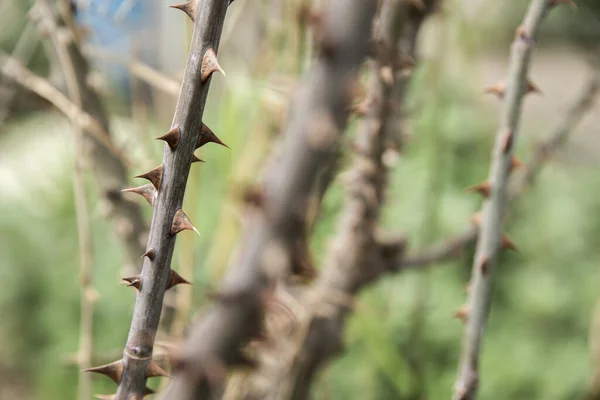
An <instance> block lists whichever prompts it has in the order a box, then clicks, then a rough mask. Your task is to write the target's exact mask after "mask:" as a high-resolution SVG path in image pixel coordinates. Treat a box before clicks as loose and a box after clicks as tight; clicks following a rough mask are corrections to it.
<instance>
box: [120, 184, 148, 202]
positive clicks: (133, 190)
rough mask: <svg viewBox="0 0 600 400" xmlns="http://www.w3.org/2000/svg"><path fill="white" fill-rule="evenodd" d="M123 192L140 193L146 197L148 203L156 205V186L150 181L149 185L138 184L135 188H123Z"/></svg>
mask: <svg viewBox="0 0 600 400" xmlns="http://www.w3.org/2000/svg"><path fill="white" fill-rule="evenodd" d="M121 192H129V193H136V194H139V195H140V196H142V197H143V198H144V199H146V201H147V202H148V204H150V206H153V205H154V197H155V196H156V189H155V188H154V185H152V184H151V183H148V184H147V185H143V186H138V187H135V188H128V189H123V190H121Z"/></svg>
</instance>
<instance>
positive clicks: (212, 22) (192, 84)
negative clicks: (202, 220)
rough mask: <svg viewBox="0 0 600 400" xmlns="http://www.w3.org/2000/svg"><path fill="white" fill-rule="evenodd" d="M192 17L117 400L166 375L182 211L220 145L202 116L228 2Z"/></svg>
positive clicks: (184, 222) (198, 9) (212, 0)
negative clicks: (199, 171)
mask: <svg viewBox="0 0 600 400" xmlns="http://www.w3.org/2000/svg"><path fill="white" fill-rule="evenodd" d="M190 6H193V12H190V13H189V15H190V17H191V18H192V19H193V20H195V23H194V32H193V37H192V42H191V47H190V53H189V56H188V62H187V66H186V71H185V74H184V78H183V83H182V87H181V91H180V93H179V99H178V101H177V107H176V110H175V116H174V118H173V122H172V125H171V130H170V131H169V132H168V133H167V134H166V135H165V136H164V137H163V139H164V140H165V142H166V143H165V146H164V158H163V164H162V165H161V167H160V168H156V169H154V170H153V171H150V172H149V173H148V174H145V177H146V178H147V179H149V180H150V181H151V183H152V186H151V187H149V193H150V196H149V198H150V199H151V201H152V203H153V213H152V224H151V227H150V235H149V238H148V246H147V256H146V257H145V259H144V265H143V269H142V273H141V276H138V277H133V278H128V279H131V280H132V282H135V283H134V284H132V285H134V286H135V287H137V288H138V289H139V294H138V297H137V301H136V304H135V309H134V312H133V319H132V322H131V328H130V330H129V337H128V339H127V344H126V346H125V350H124V351H123V358H122V360H119V361H117V362H116V366H117V367H118V368H120V369H121V373H120V374H119V376H118V379H117V381H118V382H119V387H118V389H117V394H116V396H115V398H116V399H118V400H127V399H130V398H131V397H132V396H142V395H143V394H144V393H146V392H147V389H145V387H146V380H147V378H148V377H151V376H155V375H161V374H164V371H158V372H157V373H156V374H153V373H152V370H153V369H154V370H156V368H155V364H154V362H153V361H152V350H153V346H154V339H155V335H156V330H157V328H158V323H159V318H160V314H161V307H162V303H163V298H164V294H165V291H166V290H167V289H168V288H169V287H170V286H171V285H170V282H171V283H172V282H173V280H172V278H173V276H175V275H174V272H173V271H172V270H171V268H170V267H171V260H172V257H173V249H174V246H175V237H176V234H177V233H178V232H180V231H181V230H185V229H195V228H194V227H193V225H192V224H191V222H190V221H189V219H187V217H186V215H185V214H184V213H183V211H182V210H181V206H182V203H183V197H184V193H185V189H186V184H187V178H188V175H189V172H190V167H191V164H192V162H193V161H194V150H195V149H196V148H198V147H200V146H202V145H204V144H206V143H207V142H208V141H218V139H217V138H216V136H215V135H214V133H212V132H211V131H210V130H209V129H208V128H207V127H206V126H205V125H204V124H203V123H202V114H203V111H204V106H205V104H206V98H207V96H208V90H209V86H210V81H211V75H212V73H213V72H215V71H218V70H220V66H219V65H218V63H217V61H216V52H217V50H218V47H219V40H220V36H221V31H222V28H223V23H224V20H225V14H226V11H227V6H228V2H225V1H222V0H205V1H201V2H200V1H198V2H196V1H193V2H190V3H188V5H187V7H188V10H189V7H190Z"/></svg>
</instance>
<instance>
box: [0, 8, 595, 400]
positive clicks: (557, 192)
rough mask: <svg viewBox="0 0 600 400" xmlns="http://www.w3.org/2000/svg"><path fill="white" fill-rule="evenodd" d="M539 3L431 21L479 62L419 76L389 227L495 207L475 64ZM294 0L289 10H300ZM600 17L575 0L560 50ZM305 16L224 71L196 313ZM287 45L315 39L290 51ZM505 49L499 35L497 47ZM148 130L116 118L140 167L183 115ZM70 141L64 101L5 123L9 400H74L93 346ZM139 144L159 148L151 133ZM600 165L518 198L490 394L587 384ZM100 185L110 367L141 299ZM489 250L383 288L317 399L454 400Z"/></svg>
mask: <svg viewBox="0 0 600 400" xmlns="http://www.w3.org/2000/svg"><path fill="white" fill-rule="evenodd" d="M17 3H20V2H17ZM238 3H243V0H239V2H236V3H235V6H236V7H238V6H241V4H238ZM257 3H258V4H260V3H261V2H257ZM264 3H265V4H267V3H266V2H264ZM291 3H294V6H295V4H296V3H299V2H291ZM485 3H486V4H485V5H484V6H482V7H484V8H485V7H490V8H492V9H493V8H498V7H497V5H494V4H493V3H495V2H493V1H488V2H485ZM521 3H522V4H521ZM526 3H527V2H525V1H524V2H520V4H519V6H517V5H515V6H514V7H513V6H511V7H512V9H511V10H510V12H509V13H507V15H508V17H507V18H495V21H496V22H497V23H495V24H491V25H489V26H486V27H485V29H484V27H483V26H482V25H484V22H482V21H478V22H475V21H474V20H473V19H471V18H468V17H467V16H466V15H467V14H468V13H467V12H465V13H464V14H463V11H462V10H463V8H468V7H463V8H461V7H453V2H450V1H449V2H448V3H447V5H446V7H445V16H444V18H439V17H436V19H435V20H434V21H432V24H435V25H440V26H442V28H439V29H442V32H446V33H448V35H447V38H446V39H444V40H447V41H448V43H446V44H445V45H443V46H440V47H439V49H443V48H445V49H446V50H445V52H444V53H450V52H451V53H453V54H454V55H455V54H456V53H459V54H460V55H461V58H460V59H459V61H458V62H459V63H462V64H461V65H462V67H463V68H461V69H456V68H452V69H451V68H445V65H446V64H445V60H446V59H447V57H450V56H451V54H440V53H439V52H438V53H437V56H435V57H426V58H424V59H423V60H422V61H423V62H422V63H421V64H420V66H419V68H418V70H417V71H416V74H415V79H414V83H413V87H412V89H411V95H410V102H409V103H410V104H409V109H410V117H409V119H408V121H406V129H407V131H408V132H409V136H408V139H407V142H406V144H405V146H404V149H403V152H402V155H401V158H400V159H399V161H398V164H397V166H396V168H395V170H394V172H393V177H392V182H391V186H390V188H389V196H388V199H389V202H388V206H387V208H386V212H385V219H386V224H387V226H389V227H393V228H395V229H400V230H402V231H404V232H406V233H407V234H408V235H409V238H410V243H411V245H412V246H414V247H411V248H415V249H417V248H421V247H425V246H426V245H427V244H432V243H437V242H438V241H439V240H442V239H444V238H447V237H449V236H450V235H452V234H453V233H459V232H461V231H462V230H463V229H464V228H465V227H466V226H468V221H469V218H470V216H471V214H472V213H474V212H475V211H477V209H478V207H479V206H480V199H479V198H477V196H474V195H472V194H468V193H465V192H464V188H465V187H467V186H469V185H472V184H474V183H476V182H478V181H480V180H482V179H483V178H484V177H485V176H486V174H487V170H488V166H489V152H490V149H491V145H492V138H493V132H495V114H494V112H493V110H490V109H489V108H487V107H485V106H484V105H482V103H481V101H480V99H481V95H480V88H477V87H472V86H471V84H470V83H469V84H468V83H467V82H469V80H468V79H467V76H468V74H469V73H470V72H473V71H474V70H476V68H477V66H475V65H472V64H470V63H469V62H468V61H467V60H468V59H469V57H470V56H471V55H474V54H475V55H481V54H484V53H485V52H488V51H494V49H495V50H499V51H501V52H502V54H504V53H506V49H505V48H504V46H506V45H507V43H508V41H509V40H510V38H512V35H513V32H514V27H515V26H516V24H518V20H519V18H520V17H521V16H522V11H523V10H522V7H525V5H526ZM577 3H578V4H579V2H577ZM3 4H4V2H3ZM20 4H21V3H20ZM260 6H262V7H265V6H264V5H262V4H261V5H260ZM294 6H292V5H290V6H289V8H290V9H291V10H292V11H293V8H294ZM19 8H20V10H21V11H24V10H25V9H26V7H25V6H19ZM165 12H166V11H165ZM599 14H600V7H598V6H597V3H595V2H593V1H591V0H589V1H587V2H581V5H580V11H579V12H578V13H574V12H572V11H571V10H569V8H568V7H564V8H560V11H557V12H556V13H555V15H553V16H552V18H551V19H550V20H549V21H548V23H547V24H546V26H545V28H544V29H545V30H544V32H545V33H544V34H543V35H542V38H543V41H544V44H545V45H546V47H551V43H550V42H551V41H556V42H564V41H565V39H564V36H565V35H563V33H567V36H568V37H570V38H571V39H567V41H571V43H573V41H574V40H577V43H581V40H580V39H581V38H582V37H585V38H586V40H587V39H589V40H590V42H591V41H592V39H593V40H597V39H598V36H599V35H600V28H599V26H600V22H599V19H598V15H599ZM496 15H498V14H496ZM500 15H503V14H500ZM289 18H290V19H289V21H288V22H289V24H281V26H276V25H275V24H274V23H273V22H271V23H269V24H265V26H266V27H267V28H266V30H267V32H268V35H267V34H265V37H263V40H265V41H267V42H266V44H265V45H269V43H271V44H272V45H273V49H274V50H268V51H267V50H265V51H266V54H265V57H271V60H272V62H271V63H270V65H269V66H264V65H259V66H257V67H256V69H255V71H256V75H254V76H252V77H251V78H247V77H245V76H238V77H236V76H235V75H233V76H231V77H229V76H228V78H227V79H228V80H229V83H228V84H227V83H226V84H223V83H222V82H220V81H219V80H220V79H221V78H217V79H216V80H215V82H214V83H213V87H214V88H215V91H214V92H211V95H210V96H209V106H208V109H207V110H206V112H205V116H206V118H205V119H206V120H207V123H208V125H209V126H211V128H212V129H213V130H214V131H215V132H219V136H220V137H221V139H222V140H223V141H225V142H226V143H227V144H228V145H229V146H230V147H231V150H230V151H229V150H226V149H221V148H210V149H209V150H208V151H207V150H205V149H202V151H201V152H199V153H201V154H199V156H200V158H202V159H204V160H205V161H206V164H202V165H201V166H198V167H194V168H193V169H192V173H191V176H190V185H189V191H188V193H187V195H186V204H185V205H184V207H185V209H186V211H187V213H188V215H189V216H190V218H191V219H192V221H194V222H195V223H196V226H197V228H198V230H199V231H200V234H201V235H200V238H199V239H197V238H194V239H193V240H191V239H190V240H188V238H187V237H186V236H185V235H184V236H182V238H181V240H178V243H177V246H178V248H179V249H178V250H176V251H175V261H174V265H175V269H178V268H180V267H181V265H182V263H190V262H191V263H192V266H193V274H194V276H193V279H192V280H193V281H194V283H195V285H194V288H193V308H192V310H191V311H190V315H189V317H192V316H193V315H194V314H195V312H197V311H198V310H199V309H200V308H201V306H202V304H203V302H205V301H206V297H205V294H206V290H207V289H208V288H209V287H212V286H214V285H215V284H216V282H218V278H219V276H220V275H221V274H222V271H223V268H224V267H225V266H226V263H227V262H228V260H229V258H230V257H231V256H232V254H233V250H234V248H231V244H232V243H235V239H236V235H237V229H238V227H239V218H240V210H239V208H237V205H238V204H237V203H236V201H235V195H236V194H239V189H240V188H241V187H242V186H243V185H245V184H247V183H248V180H252V179H257V177H258V176H259V175H260V172H261V171H260V168H257V167H260V164H262V161H263V160H264V157H265V156H266V155H267V154H268V152H269V145H268V142H269V141H270V138H272V137H273V134H274V133H275V132H277V131H278V129H277V126H278V124H279V122H280V120H281V116H280V111H281V110H278V109H277V110H275V111H273V110H272V107H270V102H272V101H273V100H272V98H273V97H276V98H277V100H276V101H275V102H276V103H277V102H278V101H280V100H279V97H280V96H281V95H280V94H279V92H277V91H273V90H272V89H271V88H272V84H273V79H274V77H275V78H277V79H279V80H281V79H283V78H282V75H283V76H284V78H286V79H292V78H295V76H294V74H295V73H297V72H298V70H300V69H304V68H305V64H306V62H305V58H306V57H308V55H309V54H310V45H309V43H304V42H303V41H302V40H300V39H299V38H302V37H303V36H302V35H304V33H303V32H302V31H301V30H295V29H296V27H297V26H298V24H297V21H296V20H294V19H293V13H292V12H290V14H289ZM2 19H3V20H7V18H5V17H2ZM265 19H266V20H268V18H265ZM15 21H16V20H15ZM434 30H435V29H434ZM480 30H482V32H485V35H480ZM18 36H19V27H18V25H17V23H14V24H12V25H11V26H10V28H9V27H8V26H7V28H6V29H3V30H2V35H1V36H0V39H1V40H0V46H1V47H2V48H3V49H4V50H5V51H10V49H12V48H13V47H14V43H15V41H16V39H17V38H18ZM439 36H440V37H443V36H444V35H439ZM440 37H437V36H436V38H434V39H433V40H434V41H435V40H441V39H440ZM294 38H295V40H296V41H294ZM286 40H291V41H292V42H293V43H295V44H298V45H297V46H296V47H294V46H286V45H285V44H286V43H287V42H286ZM268 41H270V42H268ZM490 43H492V44H495V45H492V46H491V48H490ZM44 62H45V61H44V58H43V54H42V52H41V51H40V52H39V54H37V55H36V58H35V59H34V61H33V62H32V64H31V65H33V67H32V69H34V70H36V71H38V72H40V73H43V71H44V67H43V66H44ZM459 70H460V71H459ZM232 82H233V83H232ZM292 82H293V80H292ZM283 93H284V95H285V96H287V92H286V91H283ZM121 101H123V100H122V98H121ZM120 104H121V103H120ZM125 106H126V107H128V105H124V104H121V105H120V106H118V107H115V106H114V105H113V106H112V107H111V108H121V109H126V107H125ZM556 118H557V116H556V115H554V113H553V111H552V110H549V111H548V118H547V120H544V121H539V129H541V130H546V131H547V130H548V128H549V127H551V126H552V124H553V123H554V122H555V121H556ZM138 124H140V121H136V120H132V119H131V118H130V116H128V115H121V116H118V117H117V116H115V121H114V127H115V130H116V131H117V133H118V136H119V137H120V138H121V139H122V141H123V142H124V143H127V145H128V148H131V147H138V148H136V149H135V154H134V155H135V157H132V158H133V159H134V163H133V169H132V171H131V172H132V175H133V172H136V173H137V172H139V171H144V170H146V169H147V167H149V166H154V165H156V164H157V163H158V160H159V159H160V148H161V146H158V145H156V144H155V143H154V142H152V138H154V137H156V136H159V135H160V134H161V132H162V131H163V130H164V128H165V127H166V126H167V124H168V123H165V122H164V121H158V120H155V119H153V118H150V117H149V118H148V120H146V121H144V124H143V125H138ZM139 126H144V127H145V128H144V130H143V131H142V132H139V133H140V134H137V135H135V136H134V137H126V136H124V135H125V132H130V131H132V130H133V131H135V130H139V129H140V128H139ZM132 128H133V129H132ZM70 135H71V132H70V127H69V124H68V122H67V121H65V120H64V119H63V118H62V117H59V116H57V115H56V114H55V113H53V112H48V111H45V112H31V111H30V112H28V113H26V114H15V115H13V116H12V118H11V120H10V121H9V122H8V123H7V124H5V126H3V127H2V133H1V134H0V181H1V182H2V189H0V210H3V212H2V213H0V282H2V290H1V291H0V315H2V322H1V323H0V371H1V372H2V373H1V374H0V387H2V388H1V389H0V398H3V399H4V398H6V399H13V398H15V399H16V398H19V399H27V398H30V399H40V400H46V399H48V400H50V399H59V398H74V397H75V391H76V387H77V384H76V382H77V371H78V368H77V366H76V365H75V364H74V363H73V362H72V361H73V358H74V355H75V353H76V352H77V346H78V327H79V280H78V273H79V266H78V263H79V258H78V248H77V234H76V221H75V212H74V203H73V189H72V169H73V168H72V166H73V163H74V159H73V145H72V139H71V136H70ZM588 136H590V135H588ZM140 140H143V141H146V143H143V145H140V144H139V141H140ZM532 141H533V139H531V137H530V136H527V135H523V136H522V137H521V138H520V141H519V147H518V149H517V152H518V154H519V155H520V156H521V158H523V159H524V160H527V159H528V157H527V156H528V154H530V153H531V149H532V148H533V143H532ZM248 149H252V151H251V152H249V150H248ZM252 152H253V153H254V154H250V155H248V153H252ZM252 156H254V159H252ZM242 160H244V161H242ZM257 160H258V162H260V164H259V165H258V166H256V165H255V164H256V162H257ZM241 162H243V163H247V164H241V165H240V163H241ZM248 165H249V166H250V168H249V170H248V168H247V167H248ZM597 168H598V163H595V164H591V165H576V166H573V165H568V164H566V163H560V162H552V163H550V164H549V165H548V166H546V167H545V168H544V169H543V171H542V173H541V175H540V177H539V179H538V180H537V181H536V182H535V185H534V187H533V188H531V190H528V191H527V192H526V193H525V195H524V196H523V197H522V198H521V199H519V200H518V201H517V202H516V203H515V204H514V206H513V208H512V209H511V210H510V212H509V220H508V221H507V227H506V229H507V232H509V234H510V236H511V237H512V239H513V240H514V241H515V242H516V243H517V244H518V248H519V251H518V253H510V254H505V255H503V256H502V260H501V264H500V265H499V267H498V273H497V282H496V287H495V293H494V298H493V306H492V314H491V319H490V321H489V329H488V332H487V334H486V338H485V342H484V351H483V357H482V365H481V373H482V384H481V392H480V393H481V396H480V398H481V399H484V400H485V399H495V400H496V399H574V398H580V397H581V396H582V395H583V393H584V392H585V391H586V389H587V387H588V385H589V378H590V375H591V371H592V368H591V358H590V351H589V346H588V336H589V328H590V321H591V319H592V315H593V309H594V306H595V302H596V300H597V298H598V283H599V279H598V278H599V277H598V264H599V261H600V250H599V249H600V217H599V216H600V175H599V174H598V173H597ZM88 183H89V185H88V186H89V187H88V189H89V190H88V193H90V194H92V196H90V197H91V198H92V207H91V215H92V224H93V238H94V249H95V251H94V286H95V289H96V290H97V293H98V300H97V302H96V307H95V317H94V349H95V355H96V357H97V361H98V362H97V363H100V362H108V361H112V360H113V359H114V358H116V357H117V356H118V355H119V354H120V351H121V350H120V349H121V346H122V344H123V342H124V340H125V337H126V334H127V331H128V327H129V320H130V316H131V312H132V309H133V303H134V296H135V295H134V293H133V292H130V291H129V290H126V289H124V288H123V287H120V286H119V285H117V282H118V281H119V279H120V277H121V259H122V254H121V252H122V251H121V248H120V245H119V243H118V240H117V239H116V238H115V236H114V235H113V234H112V232H111V229H110V226H109V225H110V224H109V221H107V218H105V216H104V210H103V208H102V204H99V203H98V197H97V195H96V192H95V190H94V186H93V182H92V181H91V180H90V181H89V182H88ZM232 196H233V197H232ZM342 201H343V188H342V187H341V185H340V184H337V183H336V184H335V185H334V186H333V187H332V189H331V190H330V192H328V193H327V196H326V198H325V204H324V208H323V212H322V218H321V219H320V221H319V223H318V226H317V227H316V230H315V235H314V237H313V248H314V250H315V255H316V257H317V259H318V258H320V257H321V256H322V255H323V253H324V251H325V250H326V247H327V242H328V238H330V237H331V235H332V234H334V231H335V225H336V224H335V222H336V216H337V212H338V210H339V209H340V205H341V202H342ZM148 215H149V210H148ZM190 235H193V234H191V233H190ZM230 243H231V244H230ZM472 254H473V252H472V251H466V252H464V254H463V255H462V256H461V257H459V258H457V260H456V261H454V262H447V263H444V264H440V265H434V266H431V267H429V268H427V269H424V270H419V271H409V272H406V273H402V274H399V275H398V276H386V277H385V279H383V280H382V281H380V282H379V283H377V284H376V285H374V286H373V287H371V288H369V289H368V290H366V291H365V292H364V294H363V295H362V296H361V298H360V301H359V305H358V306H357V312H356V313H355V314H354V315H353V317H352V318H351V322H350V324H349V327H348V330H347V335H346V345H347V347H346V353H345V354H344V355H343V356H342V357H340V358H339V359H338V360H336V361H335V362H334V363H333V364H332V365H331V367H330V368H328V369H327V371H326V372H325V373H324V374H323V375H322V377H321V379H320V381H319V385H318V387H317V389H316V392H315V398H316V399H373V400H385V399H407V400H408V399H426V398H427V399H443V398H448V397H449V396H450V393H451V388H452V385H453V383H454V379H455V377H456V367H457V360H458V351H459V349H460V340H461V335H462V324H461V323H460V321H458V320H455V319H453V318H452V313H453V312H454V311H455V310H456V309H457V308H459V307H460V305H461V304H462V303H463V302H464V301H465V291H464V290H465V284H466V283H467V282H468V279H469V276H470V267H471V259H470V258H471V257H472ZM186 278H191V277H188V276H186ZM180 290H190V289H189V288H183V289H180ZM97 363H96V364H97ZM152 384H154V385H156V382H152ZM113 390H114V386H113V384H112V382H109V380H108V379H104V378H101V377H99V378H97V379H94V392H97V393H110V392H111V391H113ZM5 396H6V397H5Z"/></svg>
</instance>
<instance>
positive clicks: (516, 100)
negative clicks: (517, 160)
mask: <svg viewBox="0 0 600 400" xmlns="http://www.w3.org/2000/svg"><path fill="white" fill-rule="evenodd" d="M553 2H554V0H533V1H532V2H531V4H530V6H529V9H528V11H527V14H526V16H525V20H524V21H523V24H522V25H521V26H520V27H519V28H518V29H517V32H516V38H515V41H514V43H513V45H512V53H511V60H510V65H509V71H508V78H507V81H506V86H505V90H504V92H503V98H504V107H503V111H502V114H501V122H500V128H499V130H498V133H497V135H496V142H495V145H494V150H493V153H492V164H491V167H490V173H489V177H488V182H487V183H486V185H487V187H488V188H489V198H488V199H487V200H486V201H485V204H484V206H483V212H482V217H481V224H480V229H479V237H478V239H477V248H476V251H475V257H474V261H473V271H472V277H471V286H470V291H469V300H468V304H467V310H468V317H467V322H466V328H465V334H464V338H463V350H462V355H461V361H460V367H459V374H458V379H457V382H456V385H455V393H454V398H455V399H457V400H468V399H474V398H475V397H476V393H477V387H478V383H479V379H480V378H479V372H478V361H479V353H480V349H481V343H482V340H483V334H484V330H485V325H486V322H487V317H488V313H489V309H490V303H491V296H492V287H493V272H494V266H495V264H496V259H497V256H498V252H499V250H501V249H503V248H507V247H508V242H506V241H503V238H504V237H503V234H502V220H503V218H504V215H505V213H506V206H507V202H508V181H509V179H508V178H509V173H510V170H511V164H512V161H513V148H514V146H515V143H516V141H517V130H518V125H519V119H520V115H521V104H522V101H523V96H524V95H525V94H526V93H527V91H528V86H529V81H528V71H529V64H530V60H531V56H532V53H533V49H534V44H535V40H536V37H537V32H538V28H539V26H540V24H541V22H542V20H543V19H544V17H545V16H546V14H547V13H548V11H549V10H550V8H551V6H552V4H553Z"/></svg>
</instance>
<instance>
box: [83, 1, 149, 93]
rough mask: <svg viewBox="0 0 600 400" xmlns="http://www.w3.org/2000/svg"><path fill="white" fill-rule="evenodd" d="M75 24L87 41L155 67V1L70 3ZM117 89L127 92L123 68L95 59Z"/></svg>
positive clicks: (124, 57)
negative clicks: (87, 32)
mask: <svg viewBox="0 0 600 400" xmlns="http://www.w3.org/2000/svg"><path fill="white" fill-rule="evenodd" d="M73 3H74V4H75V6H76V15H77V20H78V22H79V23H80V24H81V25H82V26H84V27H86V28H87V29H88V30H89V36H88V38H87V40H88V42H89V43H91V44H92V45H94V46H98V47H100V48H101V49H103V50H107V51H110V52H111V53H115V54H118V55H119V56H122V57H123V59H129V58H131V57H133V56H135V58H137V59H139V60H140V61H142V62H144V63H146V64H149V65H151V66H154V65H155V59H156V51H155V43H156V40H155V39H156V35H157V34H158V33H157V30H156V29H153V28H155V27H156V25H157V18H156V17H157V16H156V9H157V7H156V5H155V2H151V1H148V0H87V1H86V0H73ZM94 63H95V64H96V66H98V67H100V68H101V69H103V70H104V71H106V72H107V73H108V75H109V77H110V78H111V79H112V80H114V81H115V82H116V83H117V85H116V86H118V87H120V88H122V89H124V93H125V94H126V95H128V94H129V93H128V92H129V87H130V85H129V82H130V79H131V77H130V76H129V71H128V68H127V67H126V66H123V65H116V64H114V63H110V62H101V61H98V60H95V61H94Z"/></svg>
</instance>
